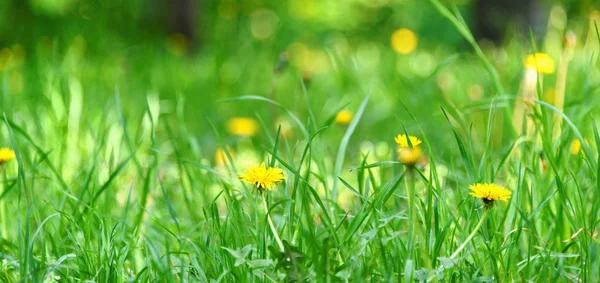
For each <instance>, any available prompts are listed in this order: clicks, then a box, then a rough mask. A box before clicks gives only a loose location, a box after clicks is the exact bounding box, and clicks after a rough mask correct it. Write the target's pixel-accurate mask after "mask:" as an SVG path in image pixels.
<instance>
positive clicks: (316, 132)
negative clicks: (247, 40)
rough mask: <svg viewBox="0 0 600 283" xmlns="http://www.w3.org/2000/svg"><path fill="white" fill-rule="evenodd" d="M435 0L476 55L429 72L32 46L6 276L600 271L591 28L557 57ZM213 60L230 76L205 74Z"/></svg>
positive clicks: (4, 177) (7, 190) (21, 102)
mask: <svg viewBox="0 0 600 283" xmlns="http://www.w3.org/2000/svg"><path fill="white" fill-rule="evenodd" d="M430 2H431V3H432V4H433V5H431V6H430V9H435V10H436V11H438V12H439V13H440V15H441V18H443V19H445V22H444V23H445V24H451V25H452V26H453V27H454V28H455V29H456V30H457V31H458V33H459V34H460V36H462V37H463V38H464V39H465V40H466V42H467V44H468V46H469V48H471V49H472V50H473V52H472V53H470V52H469V53H456V54H446V53H444V52H441V55H439V54H438V55H436V56H438V57H443V58H438V59H440V60H438V61H436V64H435V66H434V68H432V69H431V70H430V72H429V73H428V74H426V75H425V76H419V75H415V74H411V73H410V72H409V71H407V73H399V74H398V68H397V66H395V65H396V64H399V65H401V66H404V65H405V63H406V62H404V61H402V60H404V59H398V61H397V63H390V62H389V61H393V60H392V58H395V57H394V56H397V54H395V53H394V52H393V51H392V50H386V51H377V52H381V54H380V53H377V56H378V58H381V59H378V60H379V61H378V62H379V67H378V68H374V69H369V67H364V65H365V64H366V65H368V63H369V60H365V59H364V58H362V59H361V57H360V56H353V55H349V54H347V53H344V52H337V51H335V50H329V53H328V60H329V61H330V62H331V65H332V66H333V67H332V68H331V70H330V72H329V73H324V74H320V75H314V76H311V75H306V74H305V75H304V77H303V76H302V73H301V72H298V71H294V70H282V69H285V68H286V67H281V66H280V64H283V65H286V64H287V60H288V58H287V55H286V54H283V55H282V56H281V57H279V58H280V59H277V60H275V59H273V58H277V57H278V56H279V54H274V53H273V52H270V53H269V52H268V51H264V50H262V49H260V48H256V47H255V46H254V47H252V46H245V47H244V48H247V50H246V51H247V52H250V53H253V54H254V53H256V54H262V56H263V57H257V58H253V57H251V56H250V57H249V58H242V57H244V56H237V57H235V58H233V59H229V61H227V60H223V57H221V56H222V54H221V55H215V56H214V57H211V56H209V55H198V56H197V57H194V58H192V59H190V60H183V59H179V60H177V59H173V60H171V59H168V60H167V59H166V58H170V57H166V56H170V55H161V56H156V57H154V56H150V55H149V54H154V53H151V52H150V51H149V50H148V49H147V47H143V46H138V47H135V48H138V49H136V50H134V51H132V50H129V49H127V50H115V51H114V53H112V55H111V56H108V57H103V58H93V57H91V56H90V57H87V56H86V55H85V50H86V47H85V46H86V41H85V39H84V38H83V37H75V39H73V41H71V42H69V43H68V44H67V46H66V47H60V45H59V42H57V41H54V42H52V41H49V42H46V41H42V43H40V44H41V45H40V46H38V50H37V51H34V52H31V54H28V55H27V56H28V57H26V58H27V59H25V60H24V62H21V63H20V64H16V65H15V66H14V67H11V68H6V69H4V70H3V77H2V82H3V86H2V88H1V89H0V93H1V96H0V97H1V99H2V100H1V101H0V103H1V104H0V111H1V112H2V114H3V115H2V117H1V118H2V127H1V129H0V142H1V144H0V147H2V148H9V149H11V150H12V151H13V152H14V157H13V156H12V155H10V154H8V153H6V152H4V153H3V152H1V151H0V188H1V190H0V258H1V259H2V261H1V263H0V280H1V281H3V282H208V281H210V282H220V281H224V282H280V281H316V282H339V281H351V282H364V281H371V282H380V281H385V282H413V281H417V282H540V281H548V280H554V281H557V282H598V280H599V279H598V278H599V276H600V261H599V254H598V252H599V251H598V244H599V243H598V238H597V236H598V235H597V234H598V230H597V225H598V221H599V219H598V216H599V214H598V211H599V209H600V195H599V190H600V178H599V174H600V173H599V170H600V167H599V164H600V156H599V154H598V152H599V151H600V150H599V149H600V148H599V147H600V134H599V132H598V129H597V125H596V118H597V117H598V115H599V114H600V113H599V112H598V110H597V105H598V102H599V100H598V98H597V96H598V94H599V90H598V86H599V85H600V72H599V71H598V62H597V55H596V54H597V53H598V52H600V48H598V43H599V42H600V37H598V36H597V35H598V34H597V29H595V28H593V25H590V29H589V30H586V31H585V32H586V34H587V33H589V35H588V39H587V41H585V39H583V36H581V34H583V32H581V33H580V34H578V36H577V38H579V39H581V40H580V41H583V42H579V43H578V45H577V47H575V45H569V44H570V43H569V42H568V41H567V42H566V43H565V44H563V43H562V42H559V43H557V42H552V43H549V44H548V46H545V47H546V48H553V49H552V50H555V51H556V50H558V52H557V53H554V54H552V56H553V57H554V58H555V59H557V60H556V64H555V63H552V64H553V65H552V70H548V69H544V66H546V65H544V66H542V65H543V64H545V63H543V62H542V61H541V60H546V59H548V58H546V57H544V56H547V55H544V54H545V53H543V54H542V53H540V54H538V55H530V56H533V57H527V55H528V54H534V53H536V52H540V47H539V46H537V44H536V43H534V42H533V40H530V41H521V42H518V43H514V42H513V43H512V45H509V46H506V47H504V48H500V47H498V48H496V49H493V48H492V49H486V48H484V47H481V46H480V45H478V44H477V43H476V41H475V39H474V38H473V36H472V35H471V33H470V31H469V29H468V27H467V25H466V24H465V21H464V20H463V19H462V17H461V16H460V13H458V11H456V10H450V9H447V8H446V7H445V6H443V5H441V4H440V3H439V2H438V1H437V0H431V1H430ZM403 32H404V33H406V31H403ZM573 36H574V35H573ZM47 43H48V44H47ZM373 46H375V47H373ZM373 46H367V47H365V48H366V49H361V50H363V51H364V52H363V54H362V55H365V54H367V55H369V56H371V55H372V53H373V52H375V51H373V50H375V49H377V50H379V49H381V48H379V47H377V46H376V45H373ZM557 46H558V47H557ZM590 46H591V47H590ZM46 47H50V49H47V48H46ZM296 47H297V46H296ZM15 48H16V47H15ZM15 48H13V50H12V51H11V52H13V53H12V54H13V56H16V55H15V54H17V51H15V50H16V49H15ZM61 48H62V49H61ZM369 48H371V49H369ZM373 48H375V49H373ZM386 48H388V49H389V48H390V47H389V46H386ZM52 49H54V51H52ZM150 49H151V48H150ZM49 50H50V51H49ZM57 50H62V51H61V52H58V51H57ZM365 50H366V51H365ZM338 51H339V50H338ZM541 51H544V50H541ZM212 52H214V53H215V54H217V53H218V52H219V51H218V50H216V51H212ZM495 52H496V53H495ZM136 53H139V54H136ZM265 54H269V56H267V55H265ZM498 54H504V55H503V56H504V57H503V58H501V59H499V57H502V56H500V55H498ZM128 56H130V57H128ZM291 56H293V54H292V55H291ZM369 56H367V58H371V57H369ZM425 57H426V56H425ZM425 57H423V58H425ZM548 57H550V56H548ZM265 58H269V59H265ZM427 58H428V57H427ZM238 59H239V61H236V60H238ZM388 59H389V60H388ZM231 60H233V61H231ZM253 60H255V61H253ZM290 60H293V57H292V58H291V59H290ZM550 60H551V59H550ZM188 61H191V62H193V63H189V62H188ZM223 61H225V63H223ZM30 62H35V64H33V63H30ZM528 62H529V63H528ZM546 63H547V62H546ZM220 64H239V65H238V66H237V67H239V68H240V69H241V70H243V73H242V74H238V77H237V79H236V80H238V81H237V82H236V83H234V84H229V85H226V86H216V84H211V82H212V81H214V80H216V79H218V73H219V72H220V70H221V72H222V69H218V68H216V67H215V66H216V65H220ZM554 64H555V65H554ZM237 67H236V68H237ZM253 67H255V68H256V69H257V71H256V73H254V72H252V68H253ZM363 67H364V68H363ZM546 67H547V66H546ZM280 68H281V69H280ZM288 68H291V67H288ZM365 68H366V69H365ZM234 69H235V68H234ZM265 70H266V71H267V73H268V74H270V75H268V76H266V75H263V74H264V71H265ZM261 72H262V73H261ZM259 73H260V74H259ZM227 74H229V73H227ZM229 75H230V74H229ZM19 79H20V80H19ZM229 79H232V78H231V77H229ZM15 80H16V83H15ZM19 82H20V83H19ZM257 82H260V83H257ZM23 84H25V87H24V86H23ZM192 90H194V91H192ZM466 93H468V95H467V94H466ZM557 97H558V99H557ZM560 99H562V101H561V100H560ZM340 113H342V114H341V115H340ZM399 135H400V136H399ZM402 135H403V136H402ZM407 136H413V137H415V139H408V138H407ZM395 138H397V139H396V140H395ZM415 150H418V151H415ZM3 156H4V159H3ZM262 163H264V164H265V165H264V166H265V167H264V169H260V168H258V169H256V168H254V169H250V170H258V171H248V170H249V168H252V166H257V165H261V164H262ZM269 167H273V168H280V169H281V172H280V173H281V174H282V175H283V177H284V179H283V180H281V178H280V176H279V171H278V169H273V170H275V171H267V170H269V169H267V168H269ZM261 170H263V171H261ZM267 172H269V173H267ZM271 173H272V174H275V175H269V176H270V177H269V178H266V179H260V178H262V177H261V176H263V177H264V176H265V174H271ZM244 174H246V175H244ZM261 174H262V175H261ZM240 176H245V177H244V178H242V179H243V180H242V179H240ZM257 178H259V179H260V180H261V181H265V180H266V182H267V183H266V184H267V185H264V184H263V185H262V187H258V188H257V187H256V186H255V185H254V184H252V182H255V181H256V180H258V179H257ZM246 181H249V182H246ZM475 184H487V185H482V186H484V187H476V186H475V187H474V188H477V189H470V186H472V185H475ZM492 184H495V185H492ZM496 186H497V187H496ZM500 187H502V188H506V189H508V190H509V191H510V194H509V195H507V194H506V192H505V191H503V190H502V189H501V188H500ZM484 188H485V189H489V188H491V191H490V192H491V193H490V192H488V191H485V190H483V189H484ZM479 189H481V190H483V191H478V190H479ZM471 192H475V193H474V194H475V196H473V195H470V193H471ZM480 198H482V199H480Z"/></svg>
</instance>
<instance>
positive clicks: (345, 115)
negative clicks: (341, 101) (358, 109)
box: [335, 110, 354, 125]
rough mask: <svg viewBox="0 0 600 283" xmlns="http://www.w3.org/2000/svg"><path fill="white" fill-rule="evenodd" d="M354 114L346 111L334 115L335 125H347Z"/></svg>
mask: <svg viewBox="0 0 600 283" xmlns="http://www.w3.org/2000/svg"><path fill="white" fill-rule="evenodd" d="M353 116H354V114H353V113H352V112H350V111H348V110H342V111H340V112H338V113H337V115H335V123H336V124H340V125H349V124H350V122H352V117H353Z"/></svg>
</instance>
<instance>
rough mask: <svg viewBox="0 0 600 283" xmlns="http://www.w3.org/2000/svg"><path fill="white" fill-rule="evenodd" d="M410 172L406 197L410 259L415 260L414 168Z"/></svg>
mask: <svg viewBox="0 0 600 283" xmlns="http://www.w3.org/2000/svg"><path fill="white" fill-rule="evenodd" d="M406 170H407V171H408V172H407V173H408V174H407V176H406V197H407V199H408V256H409V258H410V259H413V252H414V246H415V243H414V241H415V238H416V237H415V235H414V234H415V224H416V218H415V197H416V196H415V180H414V178H413V176H414V172H413V170H414V168H412V167H406Z"/></svg>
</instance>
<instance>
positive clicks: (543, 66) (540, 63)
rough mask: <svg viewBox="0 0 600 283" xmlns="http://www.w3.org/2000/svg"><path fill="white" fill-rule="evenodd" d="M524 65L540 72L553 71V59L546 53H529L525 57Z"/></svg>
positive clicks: (547, 72)
mask: <svg viewBox="0 0 600 283" xmlns="http://www.w3.org/2000/svg"><path fill="white" fill-rule="evenodd" d="M525 67H526V68H529V69H535V70H536V71H538V72H540V73H542V74H552V73H554V60H552V58H550V56H549V55H548V54H546V53H535V54H530V55H528V56H527V57H526V58H525Z"/></svg>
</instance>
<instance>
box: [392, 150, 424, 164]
mask: <svg viewBox="0 0 600 283" xmlns="http://www.w3.org/2000/svg"><path fill="white" fill-rule="evenodd" d="M421 155H423V150H422V149H421V147H418V146H415V147H401V146H398V159H400V162H402V163H403V164H404V165H408V166H414V165H415V164H417V161H419V158H421Z"/></svg>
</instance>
